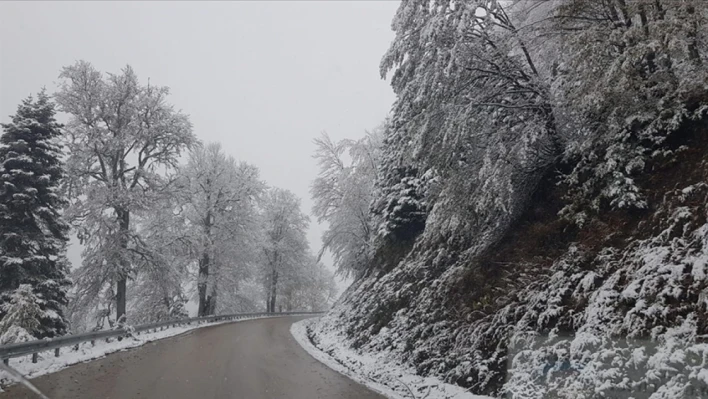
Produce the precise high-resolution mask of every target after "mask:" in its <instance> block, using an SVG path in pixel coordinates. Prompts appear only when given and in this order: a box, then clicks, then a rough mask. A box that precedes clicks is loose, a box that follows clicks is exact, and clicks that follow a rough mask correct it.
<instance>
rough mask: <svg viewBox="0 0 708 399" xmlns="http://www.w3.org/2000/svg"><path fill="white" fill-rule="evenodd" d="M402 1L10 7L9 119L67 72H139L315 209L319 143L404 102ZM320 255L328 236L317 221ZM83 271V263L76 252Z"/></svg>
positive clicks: (2, 7) (205, 133)
mask: <svg viewBox="0 0 708 399" xmlns="http://www.w3.org/2000/svg"><path fill="white" fill-rule="evenodd" d="M397 7H398V1H336V0H330V1H312V2H299V1H283V2H278V1H260V2H259V1H251V2H246V1H231V2H167V1H160V2H129V1H124V2H35V1H28V2H0V122H7V121H8V119H9V118H8V116H9V115H11V114H13V113H14V112H15V110H16V107H17V105H18V104H19V103H20V101H21V100H22V99H24V98H25V97H27V96H28V95H29V94H31V93H36V92H37V91H38V90H39V89H40V88H41V87H42V86H46V87H47V89H48V90H49V91H54V88H55V82H56V80H57V77H58V75H59V71H60V69H61V67H62V66H66V65H70V64H73V63H74V62H75V61H76V60H80V59H84V60H86V61H89V62H91V63H92V64H93V65H94V66H95V67H96V68H97V69H99V70H101V71H104V72H118V71H119V69H120V68H122V67H123V66H125V65H126V64H130V65H131V66H132V67H133V68H134V70H135V71H136V72H137V74H138V76H139V78H140V79H141V81H143V82H145V81H146V80H147V79H148V78H150V81H151V82H152V83H154V84H158V85H164V86H169V87H170V88H171V89H172V95H171V102H172V103H173V104H174V105H175V106H176V107H177V108H181V109H182V110H183V111H185V112H186V113H188V114H189V115H190V118H191V121H192V123H193V125H194V131H195V134H196V135H197V136H198V137H199V138H200V139H201V140H203V141H205V142H211V141H219V142H221V143H222V145H223V147H224V150H225V151H226V152H227V153H229V154H231V155H233V156H234V157H235V158H237V159H240V160H244V161H247V162H250V163H253V164H255V165H257V166H258V167H259V168H260V170H261V177H262V178H263V179H264V180H265V181H266V182H267V183H268V184H270V185H273V186H278V187H283V188H287V189H289V190H292V191H293V192H294V193H296V194H297V195H298V196H299V197H300V198H302V202H303V207H302V208H303V210H304V211H305V212H307V213H309V212H310V209H311V207H312V201H311V200H310V197H309V186H310V182H311V181H312V180H313V179H314V178H315V175H316V173H317V165H316V163H315V161H314V160H313V159H312V154H313V151H314V145H313V144H312V139H313V138H315V137H316V136H318V135H319V134H320V133H321V132H322V131H327V132H328V133H329V134H330V135H331V136H332V137H333V138H334V139H341V138H357V137H360V136H362V135H363V134H364V130H365V129H372V128H374V127H375V126H376V125H378V124H379V123H380V122H381V121H382V120H383V119H384V118H385V116H386V115H387V114H388V111H389V108H390V105H391V103H392V102H393V99H394V96H393V92H392V91H391V89H390V86H389V84H388V82H386V81H383V80H381V79H380V77H379V72H378V65H379V60H380V58H381V56H382V55H383V53H384V52H385V51H386V49H387V48H388V45H389V43H390V42H391V40H392V39H393V32H391V30H390V24H391V20H392V18H393V15H394V13H395V10H396V8H397ZM312 222H313V223H312V225H311V228H310V232H309V236H308V237H309V240H310V243H311V246H312V247H313V251H317V250H319V247H320V243H321V241H320V235H321V233H322V230H323V227H322V226H318V225H317V224H316V223H315V220H314V219H313V220H312ZM70 258H71V259H72V262H75V263H78V262H79V255H78V250H77V248H76V247H73V248H71V250H70Z"/></svg>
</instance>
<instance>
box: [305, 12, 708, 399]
mask: <svg viewBox="0 0 708 399" xmlns="http://www.w3.org/2000/svg"><path fill="white" fill-rule="evenodd" d="M706 18H708V7H707V6H706V5H705V4H704V2H702V1H697V0H685V1H668V0H652V1H647V0H558V1H542V2H540V1H506V2H498V1H490V0H473V1H455V0H448V1H445V0H432V1H431V0H409V1H404V2H402V4H401V6H400V8H399V10H398V12H397V14H396V16H395V18H394V21H393V25H392V26H393V29H394V31H395V33H396V38H395V40H394V42H393V43H392V45H391V47H390V49H389V51H388V52H387V53H386V54H385V55H384V57H383V60H382V64H381V71H382V75H384V76H389V77H390V79H391V84H392V86H393V88H394V91H395V92H396V95H397V101H396V103H395V104H394V106H393V109H392V112H391V116H390V118H389V119H388V120H387V121H386V123H385V124H384V126H383V127H382V129H381V130H382V132H383V133H382V134H383V140H381V141H379V142H377V141H376V140H369V141H368V143H369V144H370V145H371V146H372V147H373V149H372V150H370V151H369V152H368V154H370V155H371V156H370V159H371V160H373V162H374V163H375V165H376V167H375V168H364V170H366V171H367V172H366V173H367V176H369V178H370V180H371V181H372V182H373V183H372V184H371V189H370V190H369V191H368V192H367V193H366V195H364V194H362V193H360V192H359V193H358V195H357V196H356V198H357V199H358V202H356V203H357V204H358V205H357V207H354V208H356V209H358V210H359V211H360V212H359V217H358V218H357V219H356V221H358V224H357V223H349V224H346V223H339V224H337V226H343V225H344V226H351V229H350V230H349V231H350V233H351V234H353V235H354V236H356V237H357V240H349V241H344V242H339V243H338V245H339V246H338V248H339V250H340V253H344V254H345V255H349V256H343V258H346V259H348V262H346V264H343V263H340V266H342V267H344V270H343V271H345V272H348V273H351V274H353V275H354V276H355V282H354V283H353V284H352V286H351V287H350V288H349V289H348V291H347V292H346V293H345V295H344V296H343V298H342V299H341V300H340V301H339V303H338V304H337V306H336V307H335V309H334V310H333V311H331V312H330V314H329V315H328V316H327V317H325V318H323V319H322V321H321V322H320V323H319V324H318V326H317V327H316V328H315V331H314V334H317V332H318V331H320V332H323V331H325V330H327V331H329V330H336V331H339V332H340V333H341V334H342V336H344V337H346V338H347V340H346V342H347V343H348V345H351V346H353V347H354V348H356V349H357V350H360V351H364V352H379V353H387V354H389V355H390V356H392V357H395V358H397V359H399V360H400V361H401V362H403V363H405V364H408V365H411V366H413V367H415V369H416V370H417V372H418V373H419V374H421V375H431V376H437V377H441V378H442V379H444V380H445V381H446V382H451V383H454V384H458V385H461V386H463V387H465V388H469V389H470V391H471V392H473V393H479V394H489V395H495V396H508V397H514V398H553V397H559V398H594V397H628V395H629V394H630V392H631V396H633V397H635V398H648V397H652V398H678V397H696V396H698V395H699V392H702V394H703V395H706V394H708V372H707V371H706V370H707V369H708V342H706V338H708V266H706V265H707V262H708V219H707V216H708V207H707V206H706V203H707V202H708V164H707V163H706V156H705V154H706V151H707V150H708V138H707V134H708V68H707V64H706V63H707V62H708V51H707V50H708V41H707V39H708V36H707V35H706V32H708V29H706ZM377 143H378V144H377ZM329 144H330V145H331V146H335V144H332V143H329ZM341 151H344V149H340V152H341ZM320 156H321V157H324V155H322V154H320ZM359 164H360V165H363V162H360V163H359ZM333 169H336V168H330V169H329V170H330V172H332V170H333ZM357 170H359V172H361V168H359V169H358V168H357V162H356V159H355V161H354V164H353V165H352V166H346V167H345V166H342V168H341V171H342V172H341V173H340V174H339V175H336V176H333V174H332V173H330V174H329V175H327V176H326V179H325V177H320V179H318V182H319V183H320V184H322V183H323V182H325V181H330V182H332V181H340V182H347V181H349V180H348V179H351V176H353V175H357V178H361V176H360V174H361V173H359V174H357V173H355V172H356V171H357ZM357 187H359V188H360V189H361V187H363V185H361V184H359V185H357ZM330 191H331V190H330ZM347 192H348V191H347V190H346V185H344V184H342V185H341V192H340V194H341V193H347ZM313 194H314V195H315V197H316V198H320V200H322V198H329V199H330V200H331V201H330V202H329V208H328V209H329V211H328V212H322V213H321V214H320V215H318V216H320V217H321V219H323V220H330V221H331V220H334V218H335V217H336V218H337V220H342V221H343V220H348V221H351V220H354V219H352V218H350V219H347V218H346V216H347V215H350V214H354V213H355V212H353V211H352V209H353V207H352V206H351V204H352V202H351V201H342V199H343V198H348V197H347V195H345V194H341V195H334V196H333V195H331V192H330V196H329V197H327V196H326V195H325V194H323V193H322V192H314V190H313ZM337 201H339V202H337ZM332 203H337V204H340V206H335V205H332ZM362 203H366V204H367V205H368V204H370V207H368V208H366V210H365V211H366V212H365V213H366V216H365V217H363V216H361V204H362ZM341 204H346V205H347V206H343V205H341ZM337 212H339V213H337ZM357 232H361V233H362V234H359V233H357ZM330 233H331V231H330ZM355 233H356V234H355ZM363 233H366V234H363ZM347 245H348V246H347ZM354 255H356V256H354ZM352 259H355V260H356V261H353V260H352Z"/></svg>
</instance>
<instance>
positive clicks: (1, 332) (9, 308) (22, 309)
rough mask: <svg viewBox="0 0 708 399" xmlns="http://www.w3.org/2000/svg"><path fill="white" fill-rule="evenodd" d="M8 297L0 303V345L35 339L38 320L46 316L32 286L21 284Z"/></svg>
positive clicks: (39, 326)
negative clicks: (0, 312) (1, 315)
mask: <svg viewBox="0 0 708 399" xmlns="http://www.w3.org/2000/svg"><path fill="white" fill-rule="evenodd" d="M8 299H9V300H8V301H7V302H3V303H2V304H0V311H2V312H3V314H4V316H3V318H2V320H0V345H6V344H13V343H17V342H27V341H32V340H35V339H37V335H36V332H37V331H40V328H41V327H42V326H41V323H40V320H41V319H42V318H43V317H46V316H45V311H43V310H42V309H41V308H40V305H39V304H40V303H41V302H42V300H41V299H40V298H39V297H37V295H35V293H34V290H33V289H32V286H31V285H29V284H21V285H20V286H19V287H18V288H17V289H16V290H14V291H12V294H11V295H10V296H9V298H8Z"/></svg>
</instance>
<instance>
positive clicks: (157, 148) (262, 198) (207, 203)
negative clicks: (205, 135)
mask: <svg viewBox="0 0 708 399" xmlns="http://www.w3.org/2000/svg"><path fill="white" fill-rule="evenodd" d="M59 79H60V81H59V88H58V90H57V92H56V93H53V94H52V95H50V94H48V93H46V92H45V91H42V92H40V93H39V94H38V96H36V98H33V97H30V98H28V99H26V100H25V101H23V102H22V104H20V105H19V107H18V109H17V113H16V114H15V115H14V116H13V117H12V120H11V122H10V123H7V124H4V125H3V126H2V127H3V130H4V133H3V135H2V137H0V144H1V145H0V345H2V344H8V343H14V342H23V341H28V340H33V339H38V338H51V337H56V336H60V335H63V334H66V333H71V332H73V333H76V332H82V331H86V330H100V329H106V328H119V327H125V326H130V325H135V324H140V323H146V322H154V321H161V320H171V319H178V318H182V317H186V316H187V313H188V312H187V305H188V302H190V301H192V302H193V303H195V305H196V307H197V311H196V315H198V316H207V315H215V314H228V313H235V312H248V311H267V312H280V311H303V310H323V309H327V308H328V307H329V305H330V303H331V301H332V300H334V298H335V295H336V285H335V280H334V276H333V274H332V273H331V272H330V271H329V270H328V269H327V268H326V267H325V266H324V265H323V264H322V263H321V262H319V261H318V259H317V257H316V256H315V254H313V253H312V251H311V249H310V247H309V244H308V242H307V239H306V230H307V228H308V224H309V218H308V217H307V216H306V214H305V213H304V212H303V211H302V210H301V208H300V200H299V199H298V198H297V197H296V196H295V195H294V194H293V193H291V192H290V191H287V190H284V189H280V188H277V187H269V186H268V185H267V184H266V183H265V182H263V181H262V180H261V179H260V177H259V170H258V168H257V167H256V166H254V165H251V164H248V163H245V162H238V161H236V160H235V159H234V158H233V157H231V156H228V155H227V154H225V153H224V151H223V150H222V148H221V146H220V145H219V144H218V143H211V144H203V143H201V142H200V141H199V140H198V139H197V138H196V136H195V134H194V133H193V131H192V125H191V123H190V121H189V118H188V117H187V115H186V114H184V113H182V112H181V111H177V110H176V108H175V107H174V106H173V105H172V104H170V103H169V102H168V96H169V89H168V88H167V87H162V86H156V85H154V84H151V83H148V84H143V83H141V82H140V81H139V79H138V77H137V75H136V73H135V72H134V71H133V69H132V68H130V67H129V66H128V67H126V68H124V69H123V70H121V71H120V72H118V73H115V74H110V73H108V74H106V73H101V72H100V71H98V70H96V69H95V68H94V67H93V66H92V65H91V64H90V63H88V62H85V61H79V62H77V63H76V64H74V65H71V66H68V67H65V68H63V69H62V71H61V73H60V75H59ZM58 115H62V117H63V118H65V119H66V120H67V122H66V123H65V124H61V123H59V122H57V117H58ZM71 234H75V235H76V236H77V237H78V239H79V241H80V243H81V244H82V248H83V252H82V259H81V264H80V265H74V267H73V268H72V267H70V266H71V265H70V264H69V261H68V259H67V257H66V248H67V245H68V241H69V238H70V235H71Z"/></svg>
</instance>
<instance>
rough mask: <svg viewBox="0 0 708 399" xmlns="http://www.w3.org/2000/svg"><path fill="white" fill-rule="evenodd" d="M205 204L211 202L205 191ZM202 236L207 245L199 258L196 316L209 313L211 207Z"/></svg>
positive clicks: (208, 182)
mask: <svg viewBox="0 0 708 399" xmlns="http://www.w3.org/2000/svg"><path fill="white" fill-rule="evenodd" d="M207 184H210V181H209V179H207ZM207 204H211V194H210V193H207ZM203 223H204V236H205V237H206V239H207V247H206V248H204V252H203V253H202V258H201V259H200V260H199V275H198V277H197V291H199V310H198V314H197V315H198V316H199V317H202V316H207V315H208V314H210V313H209V308H210V306H209V298H207V283H208V281H209V265H210V263H211V259H210V257H209V250H210V248H211V224H212V212H211V209H209V210H208V211H207V214H206V217H205V218H204V221H203Z"/></svg>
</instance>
